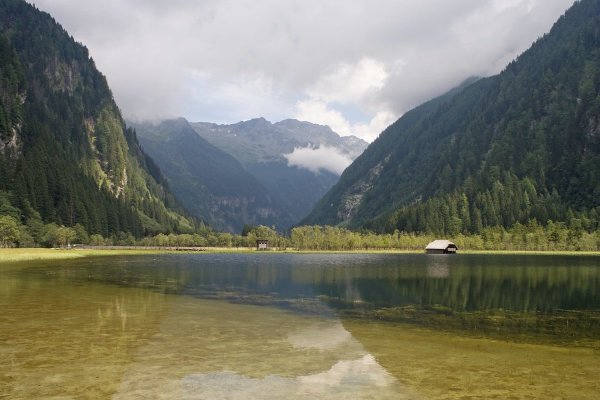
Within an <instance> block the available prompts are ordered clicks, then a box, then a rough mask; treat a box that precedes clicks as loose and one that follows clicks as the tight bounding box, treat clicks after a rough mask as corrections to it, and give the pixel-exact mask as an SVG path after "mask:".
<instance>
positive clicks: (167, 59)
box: [30, 0, 573, 142]
mask: <svg viewBox="0 0 600 400" xmlns="http://www.w3.org/2000/svg"><path fill="white" fill-rule="evenodd" d="M30 2H31V3H33V4H35V5H36V6H37V7H38V8H39V9H41V10H43V11H47V12H48V13H50V14H51V15H52V16H53V17H54V18H55V19H56V20H57V21H58V22H59V23H60V24H61V25H63V27H64V28H65V29H66V30H67V31H68V32H69V33H70V34H71V35H72V36H73V37H74V38H75V40H77V41H78V42H81V43H83V44H84V45H85V46H87V47H88V48H89V50H90V53H91V55H92V57H93V59H94V61H95V62H96V65H97V66H98V68H99V69H100V71H101V72H103V73H104V74H105V75H106V77H107V79H108V82H109V85H110V86H111V89H112V91H113V94H114V97H115V100H116V101H117V103H118V104H119V107H120V108H121V110H122V112H123V114H124V116H125V117H126V118H128V119H132V120H136V121H141V120H154V121H157V120H160V119H165V118H172V117H185V118H186V119H188V120H189V121H192V122H199V121H205V122H216V123H235V122H239V121H243V120H248V119H252V118H256V117H265V118H266V119H268V120H270V121H274V122H275V121H280V120H282V119H286V118H296V119H299V120H303V121H309V122H313V123H318V124H323V125H329V126H330V127H331V128H332V129H333V130H334V131H336V132H337V133H339V134H341V135H343V136H346V135H352V134H353V135H356V136H358V137H360V138H362V139H364V140H366V141H369V142H370V141H372V140H374V139H375V138H376V137H377V135H378V134H379V133H380V132H381V131H382V130H383V129H385V128H386V127H387V126H388V125H389V124H390V123H392V122H394V121H395V120H396V119H398V118H399V117H400V116H402V114H403V113H405V112H406V111H408V110H410V109H411V108H413V107H415V106H417V105H419V104H421V103H422V102H424V101H427V100H429V99H431V98H433V97H436V96H438V95H440V94H443V93H445V92H446V91H448V90H450V89H452V88H453V87H455V86H457V85H459V84H460V83H461V82H463V81H464V80H466V79H468V78H470V77H483V76H490V75H493V74H497V73H499V72H500V71H501V70H502V69H503V68H504V67H505V66H506V65H507V64H508V63H509V62H510V61H511V60H513V59H514V58H515V57H516V56H517V55H519V54H520V53H521V52H523V51H524V50H526V49H527V48H528V47H529V46H530V45H531V44H532V43H533V42H534V41H535V40H536V39H537V38H538V37H540V36H542V35H543V34H544V33H546V32H548V31H549V30H550V27H551V26H552V24H553V23H554V22H555V21H556V20H557V19H558V18H559V17H560V16H561V15H562V14H563V13H564V12H565V11H566V9H567V8H568V7H569V6H570V5H571V4H572V3H573V0H452V1H447V0H352V1H348V0H84V1H82V0H30Z"/></svg>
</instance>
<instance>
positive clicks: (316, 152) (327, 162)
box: [283, 145, 352, 175]
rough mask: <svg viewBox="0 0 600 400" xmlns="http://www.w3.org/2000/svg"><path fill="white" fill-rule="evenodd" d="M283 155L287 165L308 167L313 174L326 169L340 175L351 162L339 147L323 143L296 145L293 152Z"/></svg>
mask: <svg viewBox="0 0 600 400" xmlns="http://www.w3.org/2000/svg"><path fill="white" fill-rule="evenodd" d="M283 156H284V157H285V158H286V159H287V162H288V165H289V166H292V167H299V168H304V169H308V170H309V171H312V172H314V173H315V174H316V173H319V171H321V170H326V171H329V172H333V173H334V174H337V175H341V174H342V172H344V170H345V169H346V167H347V166H348V165H350V164H351V163H352V159H351V158H350V157H348V156H347V155H345V154H343V153H342V152H341V151H340V150H339V149H337V148H335V147H331V146H325V145H320V146H319V147H312V146H307V147H296V148H294V151H293V152H291V153H290V154H284V155H283Z"/></svg>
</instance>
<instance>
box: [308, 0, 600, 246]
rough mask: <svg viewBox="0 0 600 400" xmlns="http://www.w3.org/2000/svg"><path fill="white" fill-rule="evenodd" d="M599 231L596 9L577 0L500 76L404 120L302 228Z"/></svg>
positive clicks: (599, 32) (598, 5)
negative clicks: (558, 227)
mask: <svg viewBox="0 0 600 400" xmlns="http://www.w3.org/2000/svg"><path fill="white" fill-rule="evenodd" d="M550 221H554V222H561V223H565V224H566V225H568V226H582V227H583V229H585V230H586V231H588V232H592V231H595V230H597V229H598V228H599V224H600V1H598V0H583V1H580V2H577V3H575V5H574V6H573V7H572V8H571V9H570V10H568V11H567V12H566V14H565V15H564V16H563V17H561V18H560V19H559V20H558V22H557V23H556V24H555V25H554V27H553V28H552V30H551V31H550V33H549V34H547V35H545V36H544V37H542V38H540V39H539V40H537V41H536V42H535V43H534V44H533V46H532V47H531V48H530V49H529V50H528V51H526V52H525V53H523V54H522V55H521V56H519V57H518V58H517V59H516V60H514V61H513V62H512V63H510V65H508V66H507V67H506V69H505V70H504V71H503V72H502V73H501V74H499V75H497V76H493V77H490V78H485V79H480V80H477V81H475V82H467V83H466V84H465V85H463V86H461V87H459V88H457V89H455V90H453V91H451V92H450V93H448V94H446V95H444V96H442V97H440V98H437V99H434V100H432V101H430V102H428V103H425V104H423V105H422V106H420V107H417V108H415V109H414V110H412V111H409V112H407V113H406V114H405V115H404V116H403V117H402V118H400V119H399V120H398V121H397V122H396V123H394V124H393V125H391V126H390V127H389V128H388V129H386V130H385V131H384V132H383V133H382V134H381V135H380V137H379V138H378V139H377V140H376V141H375V142H374V143H373V144H372V145H371V146H369V148H368V149H367V150H366V151H365V152H364V153H363V154H362V155H361V156H360V157H359V158H358V159H357V160H356V161H355V162H354V163H353V164H352V165H351V166H350V167H348V169H347V170H346V171H345V172H344V174H343V175H342V177H341V179H340V182H339V183H338V184H337V185H336V186H334V188H332V190H331V191H330V192H329V193H328V194H327V195H326V196H325V197H324V198H323V199H322V200H321V202H320V203H319V204H318V205H317V207H316V208H315V209H314V210H313V212H312V214H311V215H310V216H309V217H308V218H307V219H305V221H303V223H305V224H315V223H316V224H333V225H338V224H341V225H344V226H348V227H351V228H366V229H371V230H374V231H377V232H388V233H391V232H393V231H395V230H399V231H407V232H423V233H436V234H445V235H455V234H458V233H463V234H479V233H481V232H482V231H483V229H484V228H486V227H495V226H498V227H502V228H504V229H509V228H511V227H513V226H515V224H517V223H518V224H521V225H527V224H529V223H531V222H533V223H539V224H541V225H543V226H545V225H547V224H549V223H550Z"/></svg>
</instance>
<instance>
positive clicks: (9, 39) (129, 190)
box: [0, 0, 194, 236]
mask: <svg viewBox="0 0 600 400" xmlns="http://www.w3.org/2000/svg"><path fill="white" fill-rule="evenodd" d="M0 67H1V69H0V88H1V89H2V96H0V97H1V102H0V105H1V108H0V111H1V112H0V176H1V177H2V178H0V191H1V192H2V193H4V194H3V196H2V197H3V198H4V199H8V201H9V202H10V203H11V207H15V208H17V209H19V210H21V216H22V222H26V221H27V220H28V219H32V218H33V219H40V220H42V221H44V222H55V223H59V224H65V225H67V226H74V225H75V224H81V225H82V226H83V227H84V228H85V229H86V230H87V231H88V232H89V233H100V234H102V235H104V236H107V235H111V234H117V233H119V232H129V233H133V234H134V235H136V236H140V235H143V234H151V233H156V232H169V231H190V230H193V229H194V222H193V220H191V219H190V218H188V217H186V216H185V215H184V212H183V210H182V209H181V208H180V207H179V206H178V205H177V203H176V201H175V199H174V198H173V196H172V195H171V194H170V192H169V191H168V188H166V187H165V185H164V179H163V178H162V175H161V174H160V170H159V169H158V168H157V167H156V165H155V164H153V162H152V160H151V159H150V158H148V157H147V156H146V155H145V154H144V153H143V152H142V150H141V148H140V147H139V144H138V142H137V138H136V137H135V134H134V132H132V131H131V130H127V129H126V127H125V124H124V122H123V119H122V117H121V114H120V111H119V109H118V107H117V105H116V104H115V102H114V100H113V97H112V93H111V91H110V89H109V87H108V84H107V82H106V79H105V77H104V76H103V75H102V74H101V73H100V72H98V70H97V69H96V67H95V65H94V62H93V60H92V59H91V57H90V56H89V53H88V51H87V49H86V48H85V47H84V46H82V45H81V44H79V43H76V42H75V41H74V40H73V38H72V37H71V36H70V35H69V34H68V33H67V32H66V31H65V30H64V29H63V28H62V27H61V26H60V25H59V24H58V23H57V22H56V21H55V20H54V19H53V18H52V17H51V16H50V15H48V14H46V13H44V12H41V11H39V10H37V9H36V8H35V7H34V6H32V5H29V4H27V3H26V2H24V1H22V0H3V1H2V2H0Z"/></svg>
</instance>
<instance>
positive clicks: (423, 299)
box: [0, 254, 600, 399]
mask: <svg viewBox="0 0 600 400" xmlns="http://www.w3.org/2000/svg"><path fill="white" fill-rule="evenodd" d="M0 310H1V311H2V312H1V313H0V360H1V362H0V398H11V399H13V398H23V399H27V398H40V397H45V398H61V399H62V398H116V399H129V398H165V399H172V398H185V399H216V398H230V399H248V398H258V399H263V398H264V399H280V398H286V399H302V398H333V399H335V398H365V399H371V398H372V399H379V398H381V399H386V398H390V399H392V398H393V399H397V398H400V399H401V398H408V399H428V398H432V399H433V398H435V399H437V398H468V397H469V396H472V397H479V398H509V397H512V398H581V399H585V398H589V399H592V398H597V394H598V393H600V384H599V383H598V378H597V377H598V376H600V312H599V310H600V257H559V256H556V257H555V256H552V257H550V256H466V255H459V256H456V257H447V256H427V255H356V254H353V255H342V254H335V255H306V254H302V255H294V254H252V255H209V254H198V255H169V256H145V257H115V258H95V259H92V258H88V259H81V260H75V261H71V260H69V261H52V262H36V263H20V264H12V265H7V264H3V265H1V266H0Z"/></svg>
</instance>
